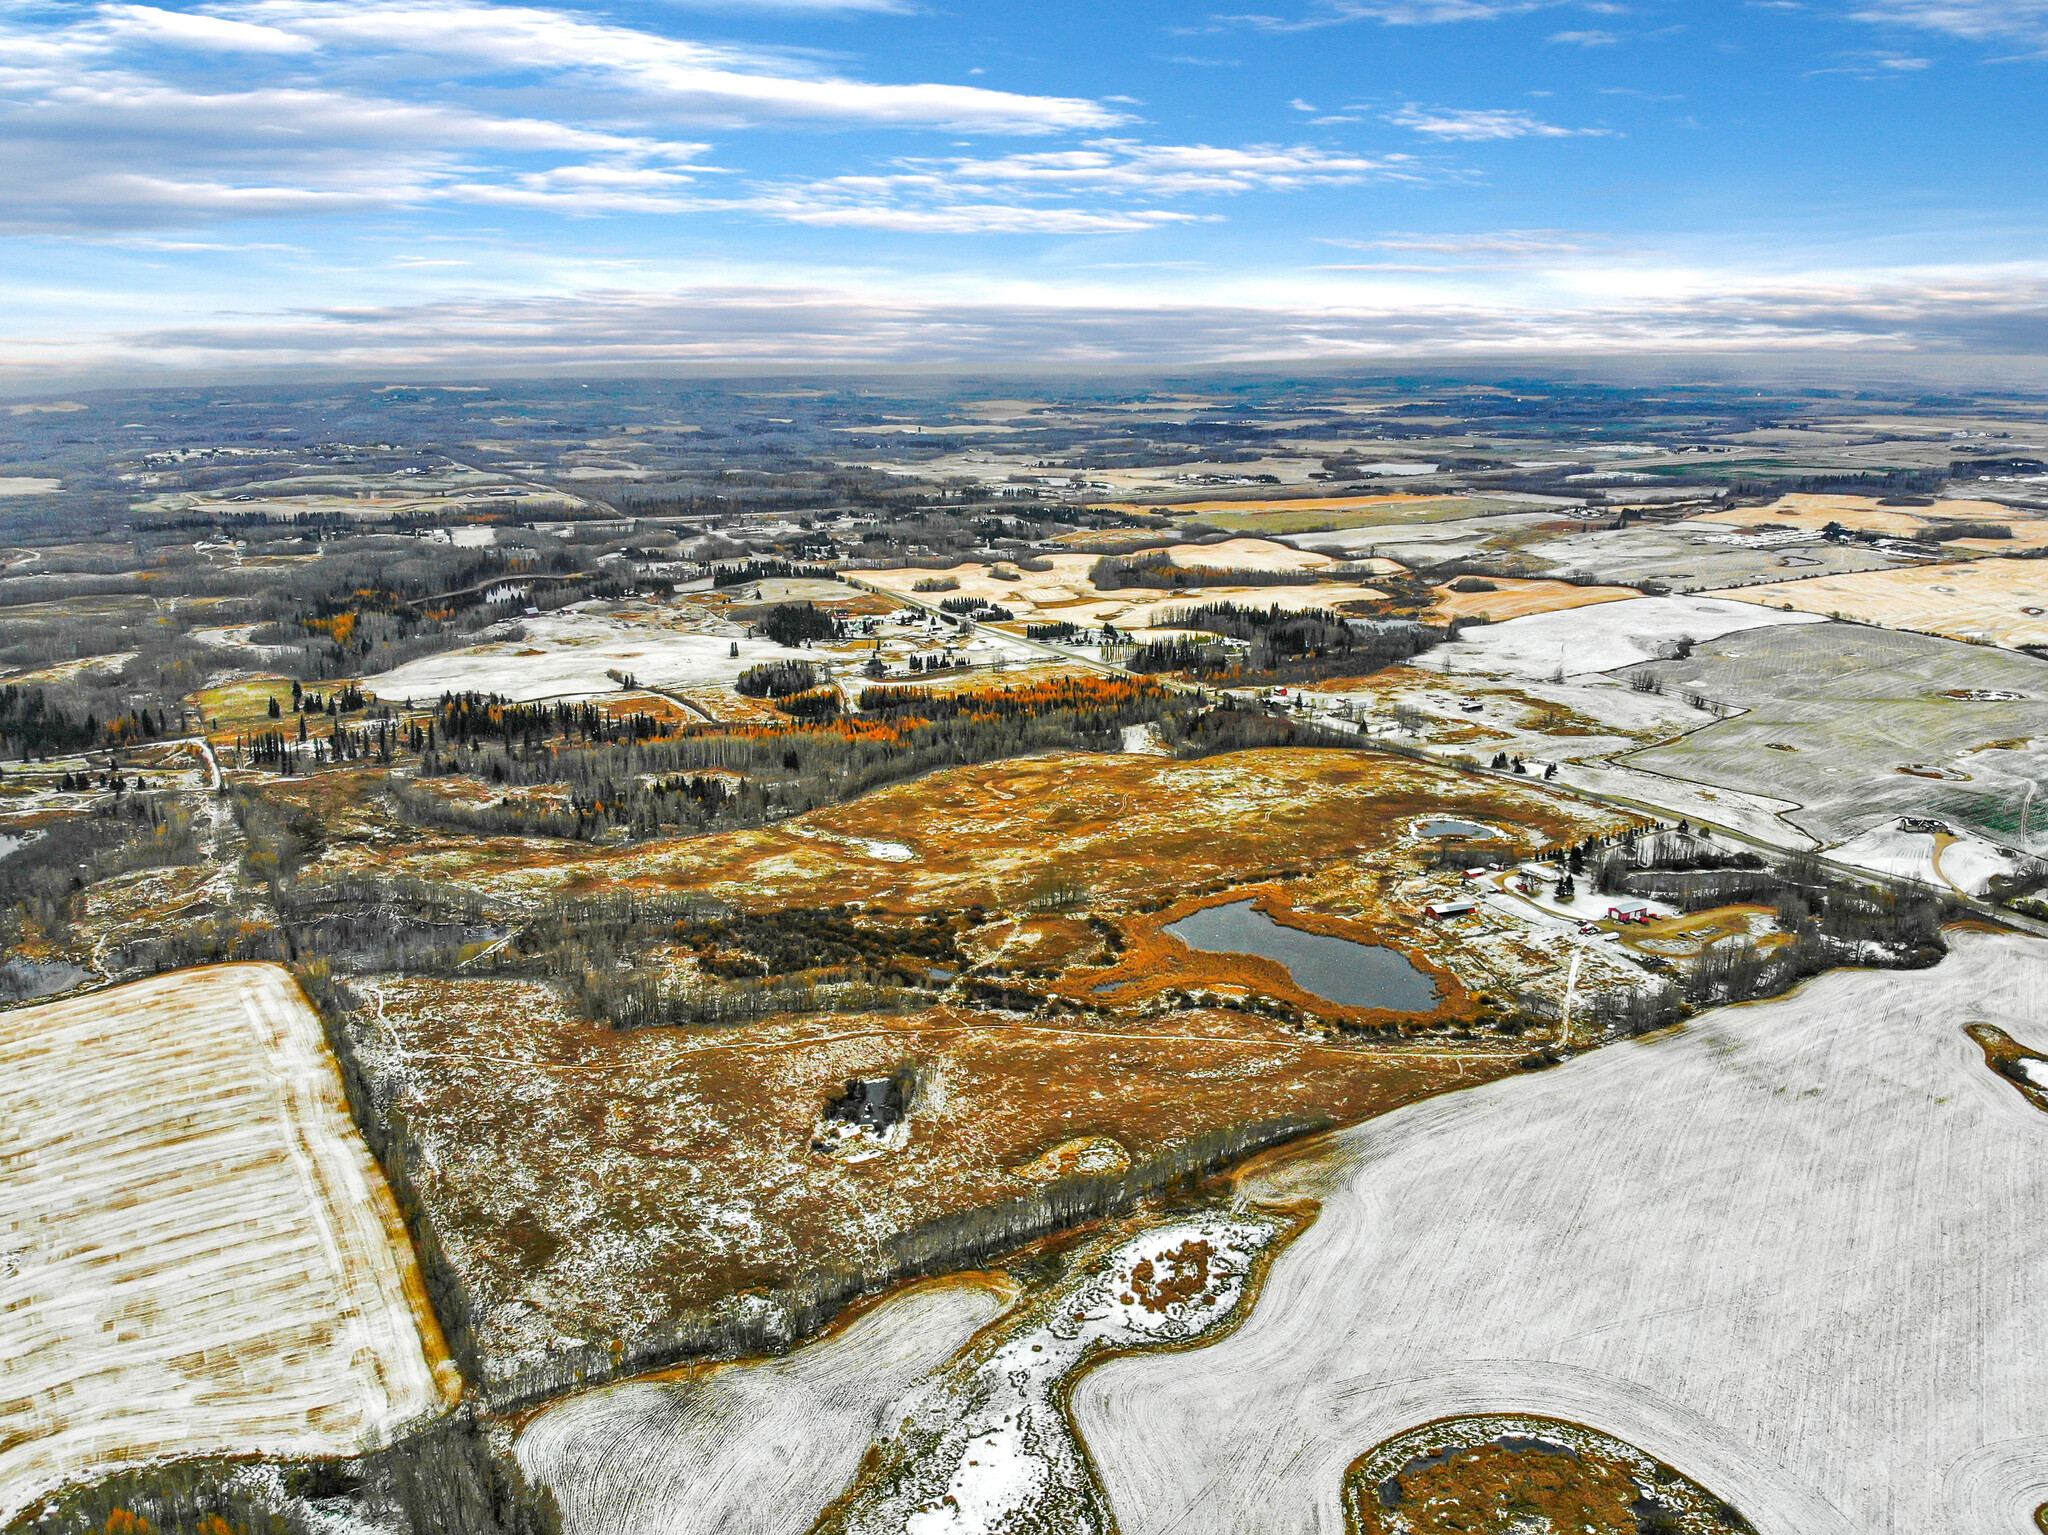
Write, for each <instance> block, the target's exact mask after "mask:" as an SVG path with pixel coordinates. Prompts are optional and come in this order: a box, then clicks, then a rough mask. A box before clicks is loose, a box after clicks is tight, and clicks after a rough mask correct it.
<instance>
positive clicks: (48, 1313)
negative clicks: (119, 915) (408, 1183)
mask: <svg viewBox="0 0 2048 1535" xmlns="http://www.w3.org/2000/svg"><path fill="white" fill-rule="evenodd" d="M0 1081H4V1083H5V1084H6V1085H5V1088H4V1093H0V1100H4V1103H5V1109H6V1122H7V1125H8V1134H9V1138H10V1140H11V1141H12V1143H13V1144H12V1147H11V1149H10V1152H9V1155H8V1157H7V1158H6V1160H5V1161H4V1163H0V1209H4V1212H5V1217H6V1228H5V1231H6V1235H5V1238H4V1242H5V1247H4V1250H0V1312H4V1313H5V1315H6V1316H7V1318H8V1322H7V1329H6V1342H7V1375H6V1380H7V1395H8V1397H9V1398H10V1400H9V1401H8V1403H7V1423H8V1432H7V1435H6V1437H5V1438H4V1439H0V1518H6V1517H9V1516H11V1515H13V1514H15V1513H16V1512H18V1511H19V1510H20V1509H22V1508H23V1507H24V1506H25V1505H27V1504H29V1503H30V1502H32V1501H33V1500H34V1499H36V1498H37V1497H39V1496H41V1495H43V1494H45V1493H48V1492H50V1491H53V1490H54V1489H56V1488H58V1487H59V1486H61V1485H63V1484H65V1483H68V1482H72V1481H83V1480H86V1479H89V1478H92V1477H97V1476H102V1475H105V1474H106V1473H107V1472H109V1471H112V1470H114V1469H117V1468H119V1467H123V1466H132V1465H137V1464H140V1463H143V1462H147V1461H151V1460H157V1459H164V1458H171V1457H178V1456H194V1455H255V1454H264V1455H274V1456H309V1455H354V1454H360V1453H363V1452H365V1451H368V1450H371V1449H375V1448H377V1447H379V1446H381V1445H382V1444H384V1443H386V1442H387V1441H388V1440H389V1439H390V1438H391V1437H392V1435H393V1434H394V1432H395V1431H396V1430H398V1429H400V1428H401V1427H403V1426H405V1425H408V1424H411V1423H414V1422H416V1421H418V1420H420V1419H422V1418H425V1417H427V1416H429V1415H432V1414H434V1413H436V1412H438V1411H440V1410H442V1409H443V1408H445V1407H447V1406H448V1405H450V1403H451V1402H452V1400H453V1394H454V1391H455V1389H456V1387H457V1382H456V1380H455V1377H454V1374H453V1367H452V1366H451V1365H450V1364H449V1363H448V1362H447V1358H446V1355H445V1353H444V1352H443V1350H442V1346H441V1339H440V1333H439V1330H438V1328H437V1327H436V1325H435V1323H434V1321H433V1317H432V1312H431V1311H430V1310H429V1308H428V1307H427V1304H426V1297H425V1294H424V1291H423V1290H422V1288H421V1285H420V1279H419V1274H418V1271H417V1269H416V1268H415V1266H414V1262H413V1256H412V1250H411V1247H410V1246H409V1245H408V1242H407V1239H406V1234H405V1229H404V1226H403V1225H402V1224H401V1222H400V1220H399V1217H398V1211H397V1209H396V1207H395V1206H394V1205H393V1203H392V1199H391V1195H390V1193H389V1191H388V1190H387V1189H386V1187H385V1185H384V1181H383V1176H382V1174H381V1173H380V1172H379V1171H378V1169H377V1167H376V1165H375V1163H373V1162H372V1161H371V1160H370V1156H369V1153H368V1151H367V1150H366V1149H365V1148H364V1146H363V1144H362V1141H361V1138H360V1137H359V1135H358V1134H357V1132H356V1129H355V1126H354V1124H353V1123H352V1122H351V1121H350V1119H349V1116H348V1110H347V1108H346V1106H345V1105H344V1103H343V1101H342V1094H341V1080H340V1075H339V1073H338V1072H337V1071H336V1069H335V1066H334V1063H333V1060H332V1059H331V1058H330V1057H329V1055H328V1053H327V1047H326V1043H325V1041H324V1039H323V1037H322V1033H321V1026H320V1021H319V1019H318V1018H317V1017H316V1016H315V1015H314V1013H313V1011H312V1009H311V1008H310V1007H309V1006H308V1005H307V1003H306V1000H305V998H304V997H303V996H302V995H301V994H300V992H299V990H298V987H297V986H296V985H295V984H294V983H293V981H292V979H291V977H290V976H289V975H288V974H286V973H285V972H284V971H282V970H280V969H277V968H276V967H274V966H267V965H233V966H219V967H215V968H211V969H205V970H190V971H184V972H180V973H178V974H174V975H167V976H161V977H158V978H157V979H155V980H150V981H140V982H137V983H136V984H134V985H131V986H124V987H120V988H118V989H116V990H114V991H109V992H98V993H95V994H93V995H91V996H86V997H78V998H74V999H72V1000H70V1001H65V1002H55V1003H47V1004H44V1005H42V1006H40V1007H31V1008H25V1009H22V1010H20V1011H16V1012H10V1013H0Z"/></svg>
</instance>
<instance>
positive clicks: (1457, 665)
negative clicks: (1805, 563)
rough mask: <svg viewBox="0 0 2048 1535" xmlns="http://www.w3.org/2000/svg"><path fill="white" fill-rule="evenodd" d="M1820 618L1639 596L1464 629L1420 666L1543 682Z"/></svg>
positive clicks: (1713, 601) (1708, 600)
mask: <svg viewBox="0 0 2048 1535" xmlns="http://www.w3.org/2000/svg"><path fill="white" fill-rule="evenodd" d="M1482 595H1484V594H1482ZM1818 621H1819V619H1818V617H1817V616H1816V615H1813V614H1779V613H1775V612H1773V613H1765V612H1763V611H1761V610H1759V609H1758V608H1756V607H1755V606H1754V605H1752V604H1749V603H1736V602H1727V601H1723V600H1720V599H1718V598H1707V597H1637V598H1635V599H1634V600H1632V601H1628V602H1609V603H1602V604H1601V605H1599V606H1598V607H1594V608H1591V609H1586V610H1578V611H1568V612H1558V613H1539V614H1536V615H1533V616H1531V617H1528V618H1516V619H1510V620H1509V621H1508V622H1506V623H1503V624H1493V625H1489V626H1488V627H1486V628H1483V629H1469V630H1467V631H1466V632H1465V633H1464V634H1463V635H1462V636H1460V637H1459V639H1458V641H1457V643H1456V644H1454V645H1446V646H1443V647H1441V648H1439V649H1437V650H1433V651H1431V652H1430V653H1429V655H1428V656H1426V657H1424V659H1423V665H1425V666H1428V667H1431V668H1432V669H1436V668H1441V667H1443V666H1445V665H1448V666H1449V667H1451V668H1452V669H1454V670H1457V671H1461V672H1484V673H1489V674H1492V675H1498V676H1509V677H1529V678H1548V677H1554V676H1556V675H1557V674H1558V673H1560V672H1562V673H1563V674H1564V675H1565V676H1566V677H1572V676H1576V675H1578V674H1580V673H1583V672H1607V671H1613V670H1614V669H1615V668H1616V667H1620V666H1632V665H1634V664H1636V663H1637V662H1641V661H1650V660H1654V659H1656V658H1657V656H1658V655H1659V654H1661V653H1663V652H1664V651H1665V650H1667V649H1668V648H1669V647H1671V646H1673V645H1676V644H1677V643H1678V642H1679V641H1681V640H1694V641H1701V640H1710V639H1716V638H1718V637H1719V636H1721V635H1724V634H1732V633H1734V632H1736V631H1737V630H1742V629H1759V628H1764V627H1766V626H1769V625H1773V624H1802V623H1805V624H1810V623H1816V622H1818Z"/></svg>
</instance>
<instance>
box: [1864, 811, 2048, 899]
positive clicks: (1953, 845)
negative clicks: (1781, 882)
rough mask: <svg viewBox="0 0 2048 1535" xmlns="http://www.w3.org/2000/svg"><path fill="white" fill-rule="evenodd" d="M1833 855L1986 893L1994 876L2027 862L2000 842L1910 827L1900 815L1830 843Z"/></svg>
mask: <svg viewBox="0 0 2048 1535" xmlns="http://www.w3.org/2000/svg"><path fill="white" fill-rule="evenodd" d="M1828 856H1829V857H1830V858H1834V859H1838V860H1840V861H1841V862H1843V863H1850V864H1854V865H1855V866H1856V867H1857V868H1859V869H1872V870H1875V871H1876V872H1877V873H1879V874H1895V875H1898V876H1900V877H1902V878H1905V879H1917V880H1919V881H1921V882H1922V883H1923V884H1929V885H1948V886H1950V887H1952V888H1954V889H1956V890H1960V891H1962V892H1963V893H1964V894H1965V895H1982V894H1983V893H1984V890H1985V887H1986V886H1988V885H1989V884H1990V883H1991V881H1992V880H1993V879H1996V878H1998V877H1999V876H2001V875H2006V874H2011V873H2013V872H2014V871H2015V870H2017V869H2018V868H2019V866H2020V862H2021V860H2019V859H2018V858H2016V857H2014V856H2013V855H2012V854H2011V853H2008V852H2007V851H2006V850H2005V849H2004V848H2002V847H1999V846H1997V845H1996V844H1995V843H1990V842H1984V841H1981V840H1979V839H1978V838H1975V837H1946V836H1942V837H1938V836H1936V835H1935V834H1934V833H1933V832H1925V831H1904V830H1902V829H1901V828H1900V826H1899V823H1898V822H1897V821H1886V822H1884V823H1883V824H1882V825H1879V826H1873V827H1871V828H1870V830H1868V831H1866V832H1863V833H1862V834H1861V835H1859V836H1856V837H1852V838H1851V839H1850V840H1849V841H1847V842H1844V843H1843V844H1842V845H1841V846H1840V847H1836V848H1830V849H1829V850H1828Z"/></svg>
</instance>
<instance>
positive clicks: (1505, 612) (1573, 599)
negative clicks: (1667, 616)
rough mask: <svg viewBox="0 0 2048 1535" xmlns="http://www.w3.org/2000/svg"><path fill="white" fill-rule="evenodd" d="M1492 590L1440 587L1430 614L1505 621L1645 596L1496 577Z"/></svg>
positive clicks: (1620, 588) (1615, 589)
mask: <svg viewBox="0 0 2048 1535" xmlns="http://www.w3.org/2000/svg"><path fill="white" fill-rule="evenodd" d="M1492 584H1493V587H1494V590H1492V591H1490V592H1460V591H1453V590H1452V589H1451V588H1450V587H1449V586H1442V587H1439V588H1437V599H1436V602H1435V604H1434V605H1433V606H1432V607H1431V608H1430V610H1429V616H1430V617H1431V618H1433V619H1436V620H1438V621H1442V620H1444V619H1450V618H1479V619H1491V620H1493V621H1494V622H1497V623H1498V622H1505V621H1506V620H1507V619H1510V618H1527V617H1529V616H1530V615H1531V614H1533V613H1556V612H1561V611H1563V610H1565V609H1567V608H1589V607H1592V606H1594V605H1595V604H1596V603H1602V602H1626V601H1628V600H1629V599H1630V598H1632V597H1640V596H1642V593H1641V592H1638V591H1637V590H1635V588H1633V587H1628V586H1574V585H1572V584H1571V583H1570V582H1568V581H1509V580H1505V579H1500V578H1495V579H1494V580H1493V583H1492Z"/></svg>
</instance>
